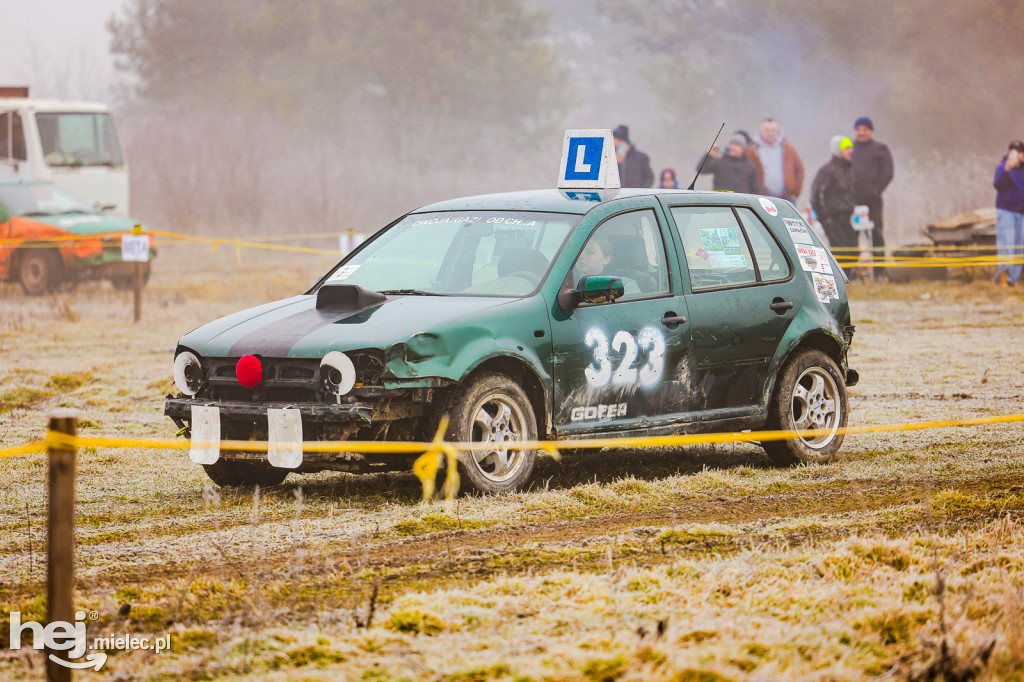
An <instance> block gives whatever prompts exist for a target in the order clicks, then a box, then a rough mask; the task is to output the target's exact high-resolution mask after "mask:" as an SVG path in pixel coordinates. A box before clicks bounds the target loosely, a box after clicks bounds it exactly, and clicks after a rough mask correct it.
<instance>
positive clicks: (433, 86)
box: [0, 0, 1024, 245]
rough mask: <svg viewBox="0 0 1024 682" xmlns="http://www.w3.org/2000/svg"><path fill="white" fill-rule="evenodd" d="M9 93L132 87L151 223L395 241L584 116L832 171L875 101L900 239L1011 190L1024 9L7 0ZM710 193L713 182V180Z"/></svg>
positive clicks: (119, 109)
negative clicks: (1006, 171)
mask: <svg viewBox="0 0 1024 682" xmlns="http://www.w3.org/2000/svg"><path fill="white" fill-rule="evenodd" d="M0 22H2V24H3V25H4V27H5V29H7V30H5V44H4V45H3V46H2V47H0V83H2V84H7V85H19V84H27V85H30V86H31V94H32V96H35V97H57V98H67V99H75V98H78V99H88V100H99V101H106V102H109V103H111V104H112V105H113V106H114V107H115V115H116V117H117V122H118V126H119V130H120V133H121V138H122V142H123V144H124V145H125V148H126V152H127V155H128V157H129V160H130V164H131V183H132V213H133V216H134V217H136V218H137V219H141V220H143V221H145V222H146V223H147V224H149V225H150V226H151V227H155V228H162V229H168V230H177V231H182V232H190V233H204V234H216V235H238V234H258V233H267V234H269V233H289V232H292V233H308V232H318V231H338V230H343V229H349V228H353V229H356V230H357V231H361V232H372V231H374V230H376V229H377V228H379V227H380V226H382V225H383V224H384V223H385V222H387V221H389V220H391V219H393V218H395V217H397V216H399V215H400V214H402V213H403V212H405V211H407V210H409V209H412V208H414V207H417V206H420V205H422V204H425V203H429V202H432V201H437V200H440V199H446V198H450V197H455V196H460V195H466V194H475V193H482V192H493V191H503V190H511V189H527V188H538V187H554V185H555V180H556V176H557V164H558V160H559V156H560V152H561V142H562V134H563V131H564V129H565V128H589V127H594V128H611V127H615V126H616V125H618V124H620V123H625V124H626V125H628V126H629V128H630V131H631V137H632V138H633V142H634V143H635V144H636V146H637V147H638V148H639V149H640V150H641V151H644V152H646V153H647V154H649V155H650V157H651V164H652V167H653V169H654V171H655V174H656V175H657V174H658V173H659V171H660V170H661V169H662V168H665V167H672V168H675V169H676V170H677V173H678V176H679V179H680V184H681V185H683V186H685V185H686V184H688V183H689V180H690V178H691V177H692V174H693V171H694V168H695V165H696V163H697V162H698V161H699V160H700V158H701V157H702V155H703V154H704V152H705V151H706V150H707V147H708V146H709V145H710V143H711V140H712V138H713V136H714V133H715V131H716V130H717V129H718V126H719V125H720V124H721V123H722V122H724V123H725V130H724V131H723V133H722V135H723V137H725V138H726V139H727V136H728V135H729V134H731V132H732V131H734V130H736V129H740V128H742V129H745V130H747V131H748V132H749V133H751V134H752V135H753V134H755V133H756V132H757V129H758V126H759V124H760V121H761V119H762V118H764V117H765V116H771V117H774V118H776V119H777V120H778V121H779V123H780V125H781V127H782V131H783V135H784V136H785V137H786V138H788V139H789V141H790V142H791V143H792V144H793V145H794V146H795V147H796V148H797V150H798V151H799V153H800V155H801V156H802V158H803V161H804V166H805V169H806V175H807V179H806V181H805V183H804V189H803V192H802V194H801V197H800V202H799V204H800V206H801V207H803V206H804V205H806V204H807V198H808V195H809V190H810V183H811V180H812V179H813V177H814V174H815V172H816V171H817V169H818V168H819V167H820V166H821V165H822V164H823V163H825V162H826V161H827V160H828V139H829V137H830V136H831V135H834V134H846V135H850V136H851V137H852V132H853V131H852V126H853V121H854V119H856V118H857V117H858V116H861V115H867V116H870V117H871V118H872V119H873V120H874V123H875V137H876V139H878V140H880V141H882V142H884V143H886V144H888V145H889V146H890V148H891V150H892V152H893V156H894V159H895V164H896V175H895V180H894V181H893V183H892V185H890V187H889V189H888V190H887V191H886V193H885V195H884V197H885V202H886V213H885V215H886V232H887V235H888V236H887V241H888V242H889V243H890V244H892V245H897V244H899V243H901V242H902V243H908V242H920V241H922V240H921V238H920V237H919V236H917V235H918V232H919V231H920V229H921V228H923V227H924V225H925V224H926V223H927V222H928V221H929V220H931V219H933V218H937V217H941V216H944V215H949V214H952V213H955V212H959V211H962V210H968V209H973V208H978V207H982V206H990V205H992V204H993V201H994V190H993V189H992V186H991V182H992V174H993V171H994V168H995V165H996V163H997V162H998V160H999V159H1000V158H1001V157H1002V155H1003V153H1004V152H1005V149H1006V145H1007V143H1008V142H1009V141H1010V140H1011V139H1013V138H1017V137H1024V125H1022V121H1021V115H1020V112H1021V111H1022V105H1024V91H1022V90H1021V88H1020V87H1019V78H1017V74H1018V73H1019V71H1020V68H1021V66H1022V63H1021V62H1022V60H1021V57H1020V55H1021V50H1020V48H1019V46H1018V43H1019V41H1020V39H1021V35H1022V29H1024V6H1022V3H1019V2H1016V1H1015V0H974V1H972V2H969V3H968V2H960V1H958V0H948V1H940V0H907V1H904V2H901V3H891V2H888V1H873V0H867V1H861V2H844V3H831V2H826V3H822V2H820V1H819V0H774V1H773V0H620V1H617V2H614V1H611V0H592V1H589V2H588V1H585V0H501V1H500V2H482V1H480V2H478V1H472V2H470V1H466V0H443V1H440V0H439V1H435V2H407V1H405V0H375V1H371V0H347V1H341V0H294V1H292V2H284V1H276V0H274V1H272V0H221V1H218V2H215V3H211V2H208V1H207V0H91V1H90V2H89V3H79V2H73V1H71V0H36V1H35V2H20V1H16V0H0ZM697 187H698V188H709V187H710V179H709V176H704V177H702V178H701V180H700V181H699V182H698V185H697Z"/></svg>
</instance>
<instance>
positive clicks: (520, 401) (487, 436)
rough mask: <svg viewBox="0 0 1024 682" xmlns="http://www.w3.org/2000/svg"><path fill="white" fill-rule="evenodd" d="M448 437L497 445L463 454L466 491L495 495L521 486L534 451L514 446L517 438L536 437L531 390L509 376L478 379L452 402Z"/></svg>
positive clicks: (461, 468)
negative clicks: (530, 398)
mask: <svg viewBox="0 0 1024 682" xmlns="http://www.w3.org/2000/svg"><path fill="white" fill-rule="evenodd" d="M448 418H449V422H448V433H447V434H446V436H445V438H446V439H447V440H449V441H457V442H472V443H482V444H493V447H490V448H487V449H482V450H477V451H475V452H462V453H460V454H459V478H460V481H461V484H462V485H461V487H462V490H464V491H473V490H475V491H478V492H481V493H487V494H496V493H503V492H509V491H514V490H522V489H523V487H524V486H525V485H526V482H527V481H528V480H529V478H530V474H531V473H532V472H533V465H534V462H535V460H536V451H534V450H514V449H511V448H510V447H509V444H510V443H514V442H516V441H524V440H527V441H530V440H536V439H537V419H536V417H535V416H534V413H533V407H532V406H531V405H530V400H529V398H528V397H527V395H526V392H525V391H524V390H523V389H522V388H521V387H520V386H519V385H518V384H516V382H515V381H514V380H513V379H511V378H510V377H508V376H506V375H504V374H496V373H487V374H481V375H480V376H478V377H476V378H475V379H473V380H472V381H471V382H470V383H469V384H468V385H467V386H466V387H465V389H464V390H462V391H460V392H459V393H458V394H457V395H455V396H454V399H453V400H452V402H451V404H449V406H448Z"/></svg>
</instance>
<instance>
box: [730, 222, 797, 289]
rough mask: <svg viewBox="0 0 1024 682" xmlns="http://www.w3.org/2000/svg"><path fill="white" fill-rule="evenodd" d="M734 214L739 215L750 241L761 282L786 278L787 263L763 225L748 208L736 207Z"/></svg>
mask: <svg viewBox="0 0 1024 682" xmlns="http://www.w3.org/2000/svg"><path fill="white" fill-rule="evenodd" d="M736 214H737V215H739V217H740V222H741V223H742V224H743V229H744V230H746V231H747V237H748V238H749V239H750V246H751V248H752V249H754V259H755V260H756V261H757V269H758V272H760V273H761V281H762V282H774V281H776V280H780V279H786V278H788V277H789V262H788V261H787V260H786V256H785V255H784V254H783V253H782V249H780V248H779V245H778V243H776V241H775V239H774V238H773V237H772V235H771V234H770V233H769V232H768V228H767V227H765V226H764V223H762V222H761V221H760V220H758V219H757V216H755V215H754V212H753V211H751V210H750V209H749V208H743V207H741V206H737V207H736Z"/></svg>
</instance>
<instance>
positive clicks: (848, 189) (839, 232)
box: [811, 135, 857, 272]
mask: <svg viewBox="0 0 1024 682" xmlns="http://www.w3.org/2000/svg"><path fill="white" fill-rule="evenodd" d="M829 147H830V150H831V151H832V158H831V159H829V162H828V163H826V164H825V165H824V166H822V167H821V168H820V169H819V170H818V174H817V175H815V176H814V182H813V183H811V208H813V209H814V212H815V213H817V214H818V219H819V220H821V226H822V228H823V229H824V230H825V235H826V236H827V237H828V242H829V246H830V247H831V249H832V251H833V252H834V251H836V249H838V248H842V247H855V246H857V235H856V233H855V232H854V231H853V225H851V224H850V217H851V216H853V207H854V202H853V164H852V163H851V162H850V157H851V156H852V155H853V142H851V141H850V138H848V137H842V136H840V135H836V136H834V137H833V138H832V140H831V142H830V144H829ZM840 253H842V252H840ZM845 253H846V254H847V255H852V252H851V251H847V252H845ZM847 271H848V272H849V270H847Z"/></svg>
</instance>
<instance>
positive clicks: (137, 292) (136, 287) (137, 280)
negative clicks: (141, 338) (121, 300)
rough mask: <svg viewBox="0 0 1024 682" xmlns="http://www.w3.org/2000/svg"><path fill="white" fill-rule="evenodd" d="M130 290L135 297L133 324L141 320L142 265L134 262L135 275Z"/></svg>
mask: <svg viewBox="0 0 1024 682" xmlns="http://www.w3.org/2000/svg"><path fill="white" fill-rule="evenodd" d="M132 290H133V293H134V297H135V314H134V318H135V320H134V321H135V322H138V321H139V320H140V319H142V263H140V262H138V261H135V273H134V276H133V277H132Z"/></svg>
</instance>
